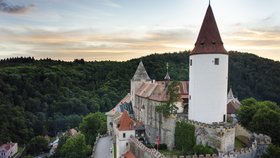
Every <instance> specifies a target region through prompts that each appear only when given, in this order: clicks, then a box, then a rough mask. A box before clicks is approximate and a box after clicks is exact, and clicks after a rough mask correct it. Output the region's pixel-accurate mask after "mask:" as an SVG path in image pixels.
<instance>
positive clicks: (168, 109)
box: [156, 81, 180, 117]
mask: <svg viewBox="0 0 280 158" xmlns="http://www.w3.org/2000/svg"><path fill="white" fill-rule="evenodd" d="M179 84H180V82H178V81H172V82H171V83H170V84H169V85H168V88H167V95H168V100H167V102H166V103H163V104H161V105H159V106H157V107H156V111H157V112H158V113H161V114H163V116H164V117H168V116H170V114H172V113H174V112H176V111H177V110H178V108H177V107H176V105H175V103H176V102H177V101H178V99H179V97H180V94H179Z"/></svg>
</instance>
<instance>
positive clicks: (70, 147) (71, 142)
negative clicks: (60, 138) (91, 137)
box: [60, 134, 91, 158]
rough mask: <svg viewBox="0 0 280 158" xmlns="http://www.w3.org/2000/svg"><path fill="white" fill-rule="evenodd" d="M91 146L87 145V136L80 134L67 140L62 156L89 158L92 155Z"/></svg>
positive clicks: (67, 157) (62, 149)
mask: <svg viewBox="0 0 280 158" xmlns="http://www.w3.org/2000/svg"><path fill="white" fill-rule="evenodd" d="M90 151H91V148H90V146H89V145H86V141H85V136H84V135H83V134H78V135H76V136H74V137H70V138H68V139H67V140H66V143H65V144H64V145H63V146H62V148H61V150H60V157H63V158H87V157H88V156H89V155H90Z"/></svg>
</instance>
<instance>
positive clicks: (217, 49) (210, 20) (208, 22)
mask: <svg viewBox="0 0 280 158" xmlns="http://www.w3.org/2000/svg"><path fill="white" fill-rule="evenodd" d="M196 54H228V53H227V51H226V50H225V48H224V46H223V41H222V38H221V36H220V33H219V29H218V26H217V24H216V20H215V17H214V14H213V11H212V8H211V6H210V5H209V6H208V8H207V11H206V14H205V17H204V20H203V23H202V26H201V28H200V32H199V35H198V37H197V40H196V43H195V47H194V49H193V50H192V52H191V53H190V55H196Z"/></svg>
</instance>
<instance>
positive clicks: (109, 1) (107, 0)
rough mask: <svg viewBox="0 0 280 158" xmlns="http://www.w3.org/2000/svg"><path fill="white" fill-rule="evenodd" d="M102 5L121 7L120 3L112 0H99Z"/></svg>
mask: <svg viewBox="0 0 280 158" xmlns="http://www.w3.org/2000/svg"><path fill="white" fill-rule="evenodd" d="M99 1H100V2H101V3H102V4H103V5H106V6H108V7H113V8H121V5H119V4H118V3H115V2H113V1H112V0H99Z"/></svg>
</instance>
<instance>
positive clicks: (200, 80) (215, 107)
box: [189, 4, 228, 123]
mask: <svg viewBox="0 0 280 158" xmlns="http://www.w3.org/2000/svg"><path fill="white" fill-rule="evenodd" d="M189 63H190V67H189V69H190V70H189V77H190V79H189V119H190V120H194V121H200V122H204V123H213V122H223V121H225V120H226V112H227V110H226V107H227V83H228V53H227V51H226V50H225V48H224V46H223V42H222V39H221V36H220V33H219V30H218V27H217V24H216V21H215V17H214V14H213V11H212V8H211V6H210V4H209V6H208V8H207V11H206V14H205V17H204V20H203V23H202V26H201V28H200V32H199V35H198V38H197V41H196V43H195V47H194V49H193V50H192V52H191V53H190V58H189Z"/></svg>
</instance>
